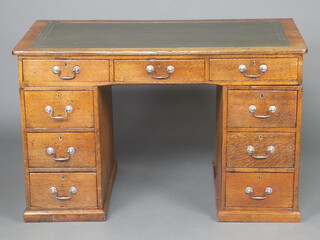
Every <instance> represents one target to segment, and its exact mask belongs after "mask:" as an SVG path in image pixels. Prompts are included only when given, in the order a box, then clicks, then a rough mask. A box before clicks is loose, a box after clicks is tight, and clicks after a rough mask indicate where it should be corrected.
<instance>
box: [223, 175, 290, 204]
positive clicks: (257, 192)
mask: <svg viewBox="0 0 320 240" xmlns="http://www.w3.org/2000/svg"><path fill="white" fill-rule="evenodd" d="M293 179H294V174H293V173H226V207H265V208H268V207H273V208H292V207H293Z"/></svg>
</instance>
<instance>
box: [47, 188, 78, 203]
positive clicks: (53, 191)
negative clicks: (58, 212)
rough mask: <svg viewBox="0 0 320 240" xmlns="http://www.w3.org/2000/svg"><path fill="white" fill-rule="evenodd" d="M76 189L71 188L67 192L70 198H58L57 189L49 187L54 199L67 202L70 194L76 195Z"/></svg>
mask: <svg viewBox="0 0 320 240" xmlns="http://www.w3.org/2000/svg"><path fill="white" fill-rule="evenodd" d="M77 191H78V190H77V188H76V187H71V188H70V190H69V193H70V196H63V197H59V196H58V189H57V188H56V187H51V188H50V193H51V194H53V195H54V196H55V197H56V199H58V200H69V199H71V198H72V194H76V193H77Z"/></svg>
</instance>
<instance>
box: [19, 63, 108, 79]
mask: <svg viewBox="0 0 320 240" xmlns="http://www.w3.org/2000/svg"><path fill="white" fill-rule="evenodd" d="M23 81H25V82H108V81H109V60H33V59H27V60H23Z"/></svg>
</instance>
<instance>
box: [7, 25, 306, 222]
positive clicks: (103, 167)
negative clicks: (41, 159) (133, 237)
mask: <svg viewBox="0 0 320 240" xmlns="http://www.w3.org/2000/svg"><path fill="white" fill-rule="evenodd" d="M269 20H270V19H260V20H259V21H269ZM276 20H279V21H280V22H281V24H282V26H283V28H284V31H285V34H286V35H287V38H288V40H289V42H290V46H289V47H288V46H283V47H244V48H241V47H240V48H239V47H237V48H235V47H225V48H221V47H206V48H174V49H171V48H170V49H164V48H161V49H156V48H153V49H136V48H135V49H108V48H90V49H82V48H79V49H77V48H72V49H71V48H65V49H64V48H63V49H61V48H59V49H50V48H49V49H45V48H31V45H32V44H33V43H34V41H35V40H36V38H37V36H38V35H39V34H40V33H41V31H42V30H43V29H44V27H45V26H46V24H47V23H48V22H52V21H37V22H35V24H34V25H33V26H32V27H31V29H30V30H29V32H28V33H27V34H26V35H25V36H24V38H23V39H22V40H21V41H20V43H19V44H18V45H17V46H16V48H15V49H14V50H13V54H14V55H18V67H19V79H20V82H19V84H20V103H21V121H22V136H23V152H24V166H25V168H24V169H25V184H26V205H27V207H26V211H25V213H24V220H25V221H26V222H42V221H104V220H106V212H107V208H108V202H109V198H110V194H111V189H112V184H113V181H114V178H115V174H116V168H117V162H116V161H115V160H114V153H113V127H112V100H111V99H112V93H111V86H114V85H129V84H135V85H136V84H215V85H219V86H218V87H217V121H216V129H217V131H216V158H215V161H214V162H213V166H214V168H213V171H214V181H215V186H216V203H217V209H218V220H219V221H242V222H298V221H300V212H299V208H298V183H299V181H298V175H299V154H300V129H301V108H302V86H301V85H302V63H303V54H304V53H306V52H307V48H306V45H305V43H304V41H303V39H302V37H301V35H300V33H299V31H298V29H297V28H296V26H295V24H294V22H293V20H292V19H276ZM203 21H212V20H203ZM219 21H230V20H219ZM237 21H248V20H237ZM64 22H88V21H64ZM90 22H113V21H90ZM117 22H126V21H117ZM137 22H143V21H137ZM154 22H159V21H154ZM163 22H179V21H163ZM185 22H188V21H185ZM199 22H201V21H199ZM228 59H229V60H232V59H235V60H236V61H238V60H239V59H247V60H250V61H255V59H258V60H259V59H263V61H268V60H270V61H278V60H279V59H280V60H279V61H281V59H285V60H286V59H289V60H290V61H291V60H292V59H296V62H293V64H292V66H293V67H294V68H295V69H296V73H293V74H294V76H296V77H293V79H290V78H289V77H288V79H285V78H286V77H285V76H288V73H289V74H291V73H292V71H291V72H288V73H284V74H283V76H284V77H283V78H281V79H274V80H270V79H271V78H270V79H266V80H259V81H258V82H257V81H256V79H248V80H242V81H239V80H238V79H236V78H232V79H229V80H217V79H214V78H215V77H214V76H212V66H216V65H213V64H215V63H213V62H212V61H213V60H216V61H220V60H228ZM30 60H36V61H50V60H57V61H66V62H67V61H70V60H74V61H79V60H92V61H98V60H107V61H108V69H106V70H105V71H106V74H107V75H108V77H107V78H108V80H107V81H100V82H99V81H77V80H74V81H65V82H62V81H41V80H39V81H33V80H31V81H26V80H25V79H26V74H27V71H29V69H28V68H27V65H25V64H24V63H25V62H26V61H30ZM119 60H132V61H137V60H141V61H143V62H144V63H146V64H147V63H151V64H153V63H155V62H157V61H163V62H166V61H170V60H174V61H179V60H185V61H187V60H201V61H203V67H204V69H203V73H204V76H203V79H202V80H201V81H188V79H187V80H186V81H183V80H181V79H178V80H170V78H169V79H168V80H165V81H163V80H152V81H145V80H142V81H136V82H134V81H133V82H127V81H119V80H118V78H117V76H116V74H118V72H117V71H118V69H120V68H117V71H116V63H117V61H119ZM290 64H291V63H290ZM276 65H277V64H275V66H276ZM278 65H279V64H278ZM41 66H42V65H41ZM33 71H38V70H33ZM39 71H42V70H41V68H40V69H39ZM221 71H223V69H222V70H221ZM225 71H229V70H225ZM37 73H38V72H37ZM49 74H52V73H51V72H50V73H48V76H49ZM286 74H287V75H286ZM190 79H193V78H192V76H191V78H190ZM42 91H50V92H55V91H56V92H57V93H58V94H60V93H63V92H73V91H74V92H75V91H79V92H90V93H92V97H93V100H92V101H93V105H92V108H93V116H92V119H93V125H92V127H80V128H78V127H65V128H64V127H60V128H59V127H58V128H57V127H53V128H52V127H30V126H33V125H31V121H30V120H29V119H27V118H28V114H29V112H31V113H34V114H36V112H35V111H36V110H34V111H33V112H32V110H30V108H31V107H30V105H27V103H26V93H28V94H29V93H30V92H32V93H37V92H42ZM232 91H243V92H245V91H251V92H252V93H253V92H255V93H256V92H258V91H260V92H268V91H270V92H272V91H273V92H277V91H278V92H279V91H280V92H283V93H284V94H287V93H290V94H296V105H295V106H292V107H293V108H294V109H295V110H292V111H296V115H295V123H294V124H295V125H294V127H292V126H291V127H286V126H284V127H283V126H280V127H274V126H273V127H265V126H262V127H251V128H248V127H230V126H229V125H228V124H229V123H228V121H229V118H230V116H229V115H228V114H229V111H230V110H229V109H228V103H229V101H231V100H230V96H231V95H230V94H231V93H233V92H232ZM59 96H60V95H59ZM28 99H32V97H28ZM243 100H244V101H245V100H246V99H243ZM28 101H29V100H28ZM80 101H81V100H80ZM85 104H86V102H80V105H85ZM61 132H63V133H94V142H95V156H96V165H95V167H93V168H86V169H84V168H81V167H71V168H54V167H50V168H47V167H31V166H30V163H29V161H30V159H29V158H30V156H29V155H28V149H29V148H30V146H29V144H31V143H30V139H29V138H28V133H44V134H48V133H61ZM235 132H239V133H241V132H242V133H244V132H246V133H249V134H250V133H259V132H262V133H263V134H266V133H272V132H275V133H293V134H294V135H295V142H294V148H295V151H294V160H293V161H294V162H293V163H292V162H291V164H293V166H291V167H281V168H280V167H259V168H257V167H241V168H234V167H229V166H228V164H227V147H228V146H227V145H228V136H229V135H228V134H229V133H235ZM79 172H83V173H92V174H96V193H97V194H96V206H95V207H83V208H81V207H72V205H70V206H69V207H62V208H59V207H39V206H35V205H37V204H35V205H33V204H34V203H33V202H32V199H33V201H36V200H34V199H38V197H39V196H33V197H31V192H32V191H33V193H32V194H35V192H36V191H35V190H34V189H31V188H32V187H33V188H36V187H37V186H38V185H41V184H42V183H41V182H40V180H39V179H38V180H32V181H34V183H33V184H31V182H30V181H31V180H30V176H31V175H32V176H36V174H40V173H41V174H44V173H46V174H48V175H47V176H50V174H60V175H59V176H62V175H64V174H65V175H68V174H71V173H79ZM230 173H236V174H239V173H247V174H249V175H250V174H251V175H250V176H255V175H254V174H261V176H263V177H264V176H266V178H268V177H269V176H271V175H268V174H270V173H272V174H278V175H272V176H280V174H282V175H281V176H283V177H284V178H285V176H288V174H290V176H291V175H292V177H293V180H292V181H293V182H292V184H293V185H292V196H291V197H290V196H289V197H288V199H285V200H283V201H284V203H283V204H282V200H281V199H280V200H279V199H278V202H277V201H276V202H272V203H270V204H271V205H272V206H275V207H270V206H269V205H266V206H267V207H263V206H261V207H256V206H254V204H253V205H252V206H251V205H250V206H251V207H250V206H249V207H238V204H239V203H237V202H233V200H230V199H231V198H229V197H228V199H229V200H226V184H227V183H226V181H227V180H226V178H228V179H229V180H228V181H230V182H231V181H233V180H232V179H233V177H235V175H232V177H231V175H230ZM249 175H248V176H249ZM261 176H259V177H260V179H261ZM62 178H64V176H62ZM66 178H67V177H66ZM271 178H272V177H271ZM35 179H36V178H35ZM37 181H38V182H37ZM230 184H231V183H230ZM288 184H289V185H290V184H291V183H288ZM289 185H288V186H289ZM31 186H32V187H31ZM290 186H291V185H290ZM86 190H88V189H85V191H86ZM48 194H49V193H48ZM228 194H229V193H228ZM230 194H231V193H230ZM284 195H285V194H284ZM79 196H80V194H79ZM228 196H229V195H228ZM280 197H281V194H280ZM282 197H283V196H282ZM286 197H287V196H284V198H286ZM291 198H292V204H291V205H290V204H289V205H290V206H291V207H287V205H288V202H290V201H291V200H290V199H291ZM40 199H41V197H40ZM37 201H38V200H37ZM39 201H40V200H39ZM39 201H38V202H39ZM239 201H240V200H239ZM38 202H37V203H38ZM40 202H41V201H40ZM280 202H281V203H280ZM227 204H231V205H232V204H234V206H231V207H230V206H227ZM241 204H242V203H240V205H241ZM250 204H251V203H250ZM277 204H278V205H279V204H280V205H281V204H282V205H281V206H282V207H277V206H278V205H277ZM40 205H41V204H40ZM280 205H279V206H280Z"/></svg>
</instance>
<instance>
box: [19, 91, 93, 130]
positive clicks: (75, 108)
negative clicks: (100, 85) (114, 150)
mask: <svg viewBox="0 0 320 240" xmlns="http://www.w3.org/2000/svg"><path fill="white" fill-rule="evenodd" d="M70 107H71V108H70ZM25 108H26V110H25V112H26V122H27V123H26V125H27V127H29V128H68V127H74V128H81V127H83V128H92V127H93V124H94V123H93V95H92V92H91V91H25ZM50 112H51V113H50Z"/></svg>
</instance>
